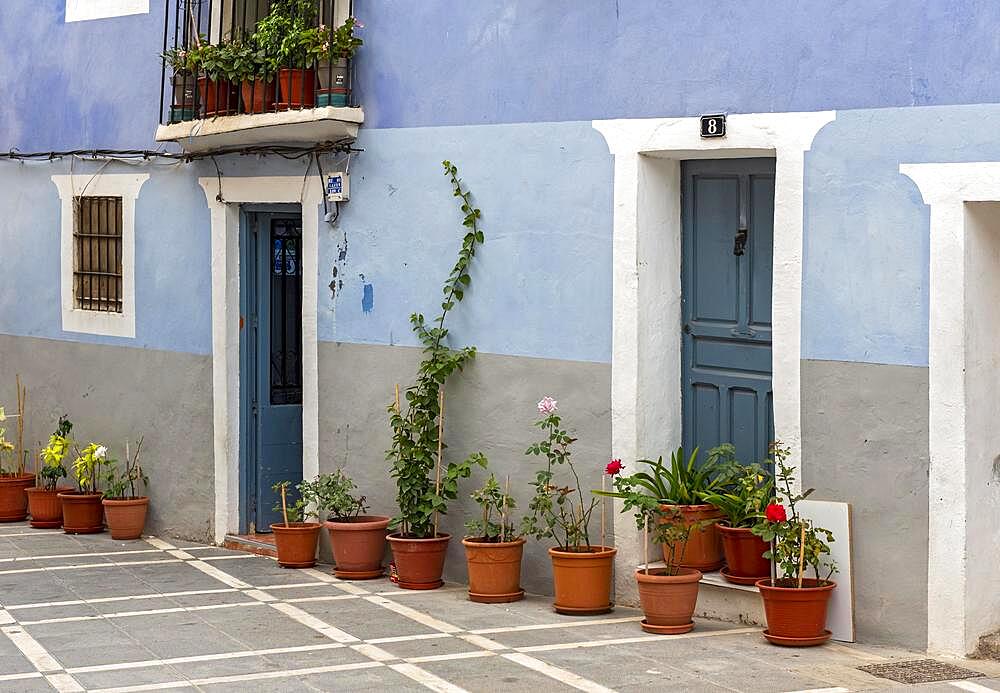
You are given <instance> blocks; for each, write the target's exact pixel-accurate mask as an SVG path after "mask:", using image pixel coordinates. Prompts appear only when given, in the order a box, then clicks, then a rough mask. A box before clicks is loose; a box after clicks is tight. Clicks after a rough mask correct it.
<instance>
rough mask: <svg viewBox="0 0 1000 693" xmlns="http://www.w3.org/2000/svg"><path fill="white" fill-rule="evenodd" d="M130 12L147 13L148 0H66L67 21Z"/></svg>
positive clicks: (84, 20) (102, 17) (81, 20)
mask: <svg viewBox="0 0 1000 693" xmlns="http://www.w3.org/2000/svg"><path fill="white" fill-rule="evenodd" d="M130 14H149V0H66V21H67V22H86V21H89V20H91V19H108V18H110V17H124V16H126V15H130Z"/></svg>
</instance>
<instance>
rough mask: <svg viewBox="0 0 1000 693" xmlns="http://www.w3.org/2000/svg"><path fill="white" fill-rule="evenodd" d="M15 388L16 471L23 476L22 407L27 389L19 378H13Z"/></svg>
mask: <svg viewBox="0 0 1000 693" xmlns="http://www.w3.org/2000/svg"><path fill="white" fill-rule="evenodd" d="M14 379H15V382H16V386H17V471H18V473H19V474H24V407H25V402H26V401H27V399H28V388H26V387H24V386H23V385H21V376H20V375H15V376H14Z"/></svg>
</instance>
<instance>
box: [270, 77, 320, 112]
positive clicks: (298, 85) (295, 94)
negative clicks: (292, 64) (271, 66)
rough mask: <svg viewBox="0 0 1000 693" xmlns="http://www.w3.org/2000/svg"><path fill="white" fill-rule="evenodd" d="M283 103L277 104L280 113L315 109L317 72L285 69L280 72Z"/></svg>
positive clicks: (279, 78) (279, 81)
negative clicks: (296, 109) (298, 109)
mask: <svg viewBox="0 0 1000 693" xmlns="http://www.w3.org/2000/svg"><path fill="white" fill-rule="evenodd" d="M278 84H279V85H280V87H281V101H280V102H278V103H276V104H275V108H277V109H278V110H279V111H282V110H288V109H290V108H313V107H314V106H315V105H316V71H315V70H313V69H312V68H311V67H310V68H308V69H305V70H302V69H297V68H296V69H292V68H284V69H282V70H279V71H278Z"/></svg>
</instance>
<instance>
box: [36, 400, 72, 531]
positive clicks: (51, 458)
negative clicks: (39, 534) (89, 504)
mask: <svg viewBox="0 0 1000 693" xmlns="http://www.w3.org/2000/svg"><path fill="white" fill-rule="evenodd" d="M72 430H73V423H72V422H71V421H70V420H69V419H67V418H66V417H65V416H61V417H59V425H58V426H57V428H56V430H55V431H54V432H53V433H52V435H51V436H49V442H48V445H46V446H45V447H44V448H42V451H41V458H42V466H41V469H39V470H38V478H37V480H36V485H35V486H32V487H31V488H28V489H25V493H26V494H27V496H28V512H30V513H31V526H32V527H35V528H37V529H54V528H56V527H61V526H62V521H63V515H62V501H61V500H60V499H59V494H60V493H64V492H66V491H72V490H73V489H72V488H69V487H65V486H59V480H60V479H63V478H65V476H66V467H64V466H63V460H65V459H66V455H67V454H69V450H70V448H71V447H72V446H73V441H72V440H71V439H70V437H69V434H70V432H71V431H72ZM38 483H40V484H41V485H40V486H39V485H37V484H38Z"/></svg>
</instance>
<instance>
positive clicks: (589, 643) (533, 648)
mask: <svg viewBox="0 0 1000 693" xmlns="http://www.w3.org/2000/svg"><path fill="white" fill-rule="evenodd" d="M759 632H760V628H731V629H729V630H710V631H700V632H691V633H684V634H683V635H671V636H670V641H671V642H672V641H674V640H684V639H688V638H711V637H715V636H719V635H739V634H741V633H759ZM652 640H660V641H664V638H663V636H662V635H636V636H633V637H630V638H608V639H606V640H583V641H580V642H561V643H556V644H553V645H529V646H527V647H514V648H511V649H514V650H517V651H518V652H550V651H552V650H575V649H578V648H584V647H604V646H606V645H628V644H631V643H636V642H649V641H652Z"/></svg>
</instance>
